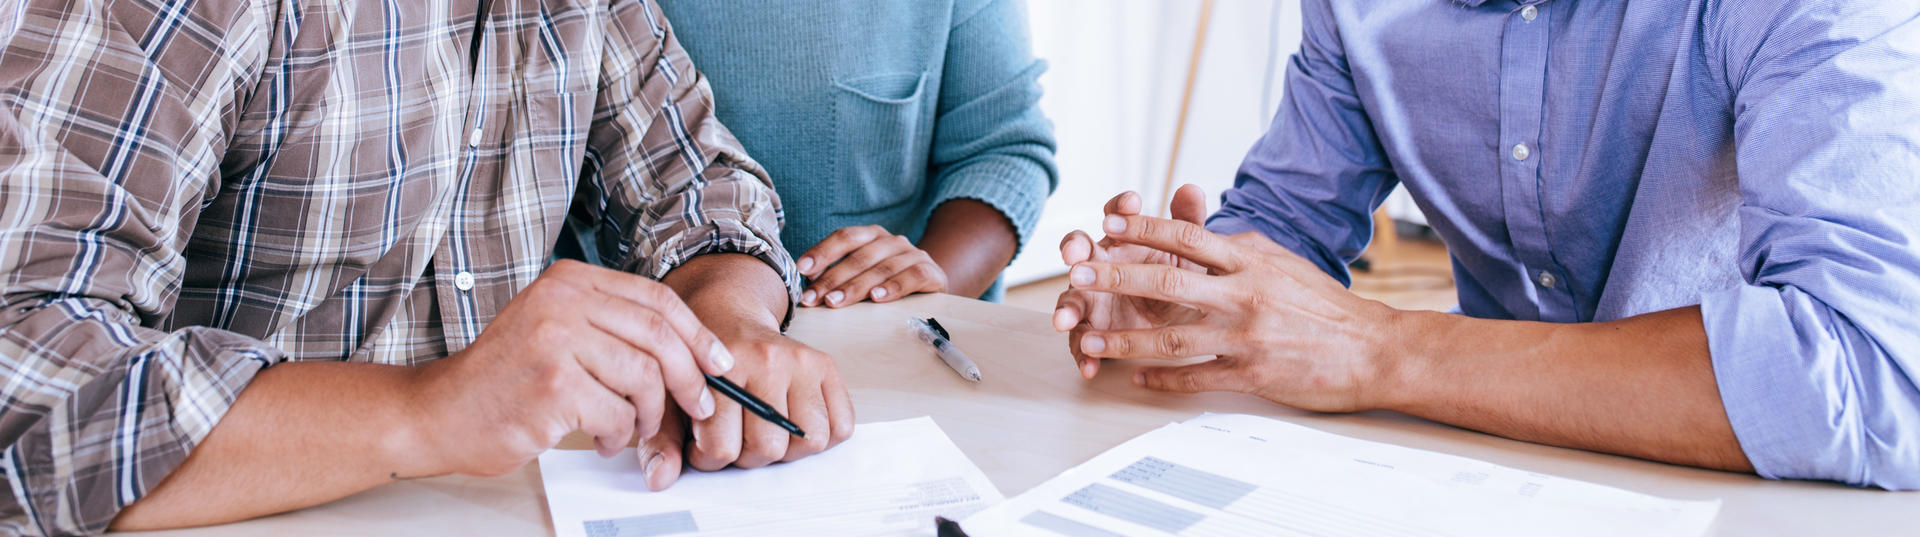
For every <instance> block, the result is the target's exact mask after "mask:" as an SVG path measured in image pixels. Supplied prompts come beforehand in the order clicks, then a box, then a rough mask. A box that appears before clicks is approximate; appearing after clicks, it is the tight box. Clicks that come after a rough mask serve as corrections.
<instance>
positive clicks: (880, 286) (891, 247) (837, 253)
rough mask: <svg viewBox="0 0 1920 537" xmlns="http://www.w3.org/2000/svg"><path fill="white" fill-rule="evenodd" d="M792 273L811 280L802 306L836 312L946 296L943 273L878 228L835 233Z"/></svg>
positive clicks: (803, 256) (900, 238) (806, 255)
mask: <svg viewBox="0 0 1920 537" xmlns="http://www.w3.org/2000/svg"><path fill="white" fill-rule="evenodd" d="M797 268H799V269H800V274H801V275H804V276H806V277H808V278H810V279H812V280H813V282H812V283H811V284H810V285H808V286H807V290H806V292H803V293H801V294H800V304H801V305H805V306H818V305H822V304H824V305H826V306H829V307H835V308H837V307H840V306H846V305H849V304H853V303H856V302H859V301H861V300H867V299H872V300H873V301H874V302H888V301H891V300H895V299H898V298H900V297H904V296H907V295H910V294H913V293H944V292H947V273H946V271H945V270H942V269H941V268H940V265H939V264H937V263H934V262H933V257H931V256H929V255H927V252H926V251H924V250H921V249H920V248H919V247H917V246H914V244H913V241H909V240H907V238H906V237H904V236H900V235H894V234H893V233H891V232H888V231H887V230H886V228H883V227H880V226H853V227H844V228H840V230H839V231H835V232H833V234H832V235H828V236H827V238H826V239H824V240H821V241H820V243H819V244H815V245H813V248H810V249H808V250H807V252H806V253H804V254H801V255H800V260H799V262H798V266H797Z"/></svg>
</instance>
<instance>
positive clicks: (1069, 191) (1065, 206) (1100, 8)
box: [1006, 0, 1454, 310]
mask: <svg viewBox="0 0 1920 537" xmlns="http://www.w3.org/2000/svg"><path fill="white" fill-rule="evenodd" d="M1028 2H1029V4H1028V7H1029V10H1030V11H1031V19H1030V20H1031V23H1032V32H1033V41H1034V43H1033V45H1034V52H1035V54H1037V55H1038V56H1040V57H1041V58H1043V59H1045V60H1046V61H1047V62H1048V64H1049V69H1048V72H1047V74H1046V75H1044V76H1043V77H1042V78H1041V80H1040V81H1041V84H1042V85H1043V86H1044V87H1045V88H1046V96H1045V97H1043V98H1042V99H1041V107H1042V108H1043V109H1045V110H1046V112H1047V115H1048V116H1049V117H1050V118H1052V119H1053V122H1054V129H1055V131H1054V132H1055V136H1056V137H1057V139H1058V140H1059V155H1058V162H1059V166H1060V187H1059V189H1057V190H1056V191H1055V192H1054V193H1053V197H1052V198H1050V199H1049V200H1048V202H1047V207H1046V212H1045V214H1044V216H1043V217H1042V218H1041V220H1040V225H1039V226H1038V228H1036V231H1035V234H1034V237H1033V239H1032V240H1031V242H1030V243H1029V246H1028V247H1027V248H1026V249H1025V251H1023V252H1021V255H1020V256H1019V257H1018V258H1016V259H1014V261H1013V265H1012V266H1011V267H1009V268H1008V270H1007V273H1006V277H1007V280H1008V283H1009V284H1010V286H1011V289H1012V291H1011V292H1010V293H1009V294H1008V303H1010V304H1013V305H1016V306H1023V307H1032V308H1038V309H1047V310H1051V309H1052V306H1053V301H1054V298H1055V296H1057V295H1058V293H1059V290H1060V289H1064V288H1065V287H1066V284H1065V282H1064V279H1063V278H1062V277H1061V276H1062V275H1063V274H1065V272H1066V267H1065V266H1063V265H1061V263H1060V257H1059V252H1058V249H1057V248H1056V247H1055V246H1056V245H1057V244H1058V243H1059V240H1060V238H1061V237H1062V236H1065V235H1066V234H1067V233H1068V232H1070V231H1072V230H1074V229H1085V230H1097V229H1098V228H1099V223H1100V217H1101V214H1100V207H1101V205H1102V204H1103V203H1104V202H1105V201H1106V200H1107V199H1108V198H1110V197H1112V196H1113V195H1115V194H1118V193H1120V192H1123V191H1127V190H1133V191H1137V192H1140V193H1141V194H1142V195H1143V196H1145V198H1146V199H1147V200H1148V206H1149V207H1151V208H1153V209H1154V210H1161V209H1162V208H1164V207H1165V201H1164V196H1165V195H1166V194H1167V193H1168V192H1169V191H1168V190H1167V189H1166V188H1165V186H1166V184H1167V182H1168V178H1169V176H1171V178H1172V184H1173V185H1174V186H1176V187H1177V186H1178V185H1180V184H1185V183H1193V184H1197V185H1200V186H1202V187H1205V188H1206V190H1207V192H1208V194H1209V196H1208V197H1209V200H1208V202H1209V205H1210V206H1212V208H1218V204H1219V198H1218V194H1219V193H1220V191H1222V190H1225V189H1226V188H1228V187H1230V186H1232V184H1233V176H1234V171H1235V170H1236V169H1238V168H1239V166H1240V160H1241V158H1242V157H1243V156H1244V155H1245V154H1246V152H1247V149H1248V148H1250V147H1252V146H1253V143H1254V141H1255V140H1256V139H1258V138H1259V137H1260V134H1261V133H1263V132H1265V131H1266V128H1267V125H1268V123H1269V122H1270V121H1271V119H1272V117H1273V114H1274V111H1275V110H1276V109H1278V107H1279V105H1280V97H1281V94H1282V91H1283V88H1282V87H1281V86H1282V81H1283V80H1284V76H1285V72H1286V63H1287V61H1288V57H1289V56H1291V55H1292V54H1293V53H1294V51H1295V50H1296V49H1297V48H1299V45H1300V6H1299V5H1298V3H1297V0H1028ZM1189 80H1191V86H1189ZM1183 109H1184V112H1185V114H1184V128H1183V126H1182V123H1183V121H1182V117H1183V116H1182V111H1183ZM1176 133H1177V135H1176ZM1176 145H1177V146H1178V147H1177V148H1176ZM1176 149H1177V153H1176ZM1383 212H1384V213H1386V214H1385V216H1384V217H1385V218H1391V219H1392V220H1393V221H1395V222H1397V223H1398V225H1395V226H1392V227H1394V228H1396V230H1397V231H1394V232H1387V233H1376V235H1375V237H1376V238H1375V241H1374V247H1372V248H1370V249H1369V250H1368V255H1367V259H1366V262H1365V263H1364V265H1365V268H1367V269H1369V270H1366V271H1356V274H1355V282H1354V290H1355V291H1356V292H1359V293H1361V294H1363V295H1368V296H1370V297H1373V298H1376V299H1380V300H1383V301H1387V302H1389V303H1391V304H1394V305H1395V306H1399V307H1409V308H1421V309H1445V308H1448V307H1451V306H1452V305H1453V296H1454V295H1453V280H1452V273H1451V271H1450V265H1449V264H1448V262H1447V258H1446V252H1445V248H1444V247H1442V246H1440V245H1439V243H1438V242H1437V241H1433V240H1431V239H1427V238H1426V234H1425V233H1424V228H1423V226H1424V224H1425V223H1426V219H1425V218H1424V217H1422V216H1421V215H1420V212H1419V209H1418V208H1417V207H1415V206H1414V204H1413V201H1412V200H1411V199H1410V198H1408V197H1407V196H1406V193H1405V191H1404V190H1402V191H1397V192H1395V193H1394V195H1393V197H1392V198H1390V199H1389V200H1388V202H1387V205H1386V207H1384V208H1383ZM1377 220H1379V221H1383V220H1380V219H1377ZM1095 235H1096V236H1098V233H1095ZM1402 235H1405V236H1404V237H1403V236H1402Z"/></svg>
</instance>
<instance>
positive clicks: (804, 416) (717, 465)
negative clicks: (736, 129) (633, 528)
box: [640, 254, 854, 490]
mask: <svg viewBox="0 0 1920 537" xmlns="http://www.w3.org/2000/svg"><path fill="white" fill-rule="evenodd" d="M665 282H666V284H667V285H668V286H669V287H672V288H673V289H674V290H675V291H676V292H679V293H680V294H681V296H682V297H684V298H685V300H686V302H687V305H688V307H690V308H691V309H692V310H693V311H694V312H695V313H697V314H698V315H699V316H700V319H701V320H702V321H704V322H705V323H706V326H708V327H709V328H711V329H712V330H713V332H714V333H715V334H717V335H718V337H719V338H720V341H722V342H725V344H726V346H727V347H728V348H730V349H731V350H732V354H733V355H734V356H738V357H739V359H738V362H737V363H736V364H735V365H734V368H733V371H732V372H730V373H728V374H727V375H726V377H727V378H728V379H729V380H732V381H733V382H734V383H736V384H739V385H740V387H742V388H745V389H746V390H747V391H748V392H750V393H752V394H754V396H756V397H759V398H760V399H761V400H762V401H766V402H767V404H768V405H771V406H772V407H773V408H774V409H775V410H778V411H780V413H781V414H784V415H786V416H787V418H788V419H791V420H793V422H794V424H796V425H799V426H800V429H801V430H803V431H806V432H807V437H806V438H805V439H800V438H795V437H792V436H791V435H789V434H787V431H786V430H784V429H781V428H780V427H778V426H776V425H774V424H772V423H769V422H767V421H766V420H763V419H760V417H759V416H754V415H752V414H751V413H748V412H746V411H745V410H742V409H741V408H740V405H739V404H737V403H734V402H733V400H731V399H726V398H721V399H720V400H719V401H718V405H717V407H716V408H717V410H716V411H715V412H714V413H713V417H712V418H711V419H707V420H705V421H695V422H694V423H692V424H691V429H692V438H691V440H692V441H693V443H692V444H691V445H686V444H684V443H683V442H685V441H686V440H687V438H686V437H685V436H683V435H682V434H680V433H679V432H678V431H675V430H672V429H671V428H665V429H662V431H661V433H660V434H658V435H654V436H652V437H646V438H644V439H643V441H642V445H641V448H640V453H641V455H640V456H641V458H642V460H643V461H651V460H653V459H654V458H655V456H656V455H658V459H659V460H660V461H661V462H660V463H659V466H658V467H657V468H659V470H658V471H649V472H648V486H649V487H651V488H653V489H654V490H660V489H663V488H666V486H667V485H669V484H671V483H672V482H673V480H674V478H676V477H677V476H678V475H679V470H680V468H681V465H682V464H689V465H691V466H693V467H694V468H697V469H700V470H718V469H721V468H725V467H727V466H729V465H732V466H738V467H741V468H755V467H760V466H765V465H768V464H772V463H774V462H779V461H792V460H796V459H800V458H802V457H806V456H808V455H812V454H814V453H819V452H821V451H824V450H826V449H827V448H830V447H833V446H834V445H837V444H839V443H840V442H841V441H844V440H846V439H847V437H849V436H852V434H853V420H854V416H853V402H852V400H851V399H850V398H848V396H847V388H846V385H845V384H843V383H842V382H841V381H840V373H839V368H838V367H837V366H836V365H835V364H834V362H833V357H832V356H828V355H827V354H826V353H823V352H820V351H817V350H814V349H813V348H812V347H808V346H806V345H804V344H802V343H800V342H799V341H795V340H794V339H792V338H789V337H787V336H786V335H785V334H781V333H780V315H781V314H784V313H785V312H786V309H787V293H786V291H785V289H786V287H785V285H783V284H782V282H781V279H780V275H779V274H778V273H776V272H775V271H773V270H771V269H770V268H769V267H768V266H767V264H766V263H764V262H762V261H760V260H758V259H755V258H753V257H750V256H745V255H737V254H718V255H703V256H699V257H695V258H693V259H691V260H688V261H687V263H686V264H684V265H681V266H680V267H679V268H676V269H674V271H673V272H670V273H668V274H667V277H666V279H665ZM669 427H672V426H669ZM683 461H684V462H683ZM645 464H648V465H649V467H650V468H651V467H654V466H653V465H654V464H655V463H653V462H646V463H645Z"/></svg>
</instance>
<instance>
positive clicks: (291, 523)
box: [153, 295, 1920, 536]
mask: <svg viewBox="0 0 1920 537" xmlns="http://www.w3.org/2000/svg"><path fill="white" fill-rule="evenodd" d="M909 315H916V316H921V317H926V316H934V317H938V318H939V319H940V322H941V324H943V325H945V326H946V327H947V329H948V330H949V331H951V332H952V333H953V336H954V339H955V341H957V342H959V344H960V346H961V347H962V348H964V349H966V350H967V352H968V354H970V355H971V356H972V357H973V358H974V359H975V360H976V361H978V362H979V363H980V369H981V372H982V374H983V376H985V377H986V380H985V381H984V382H981V383H980V384H977V385H975V384H968V383H966V382H965V381H962V380H961V379H960V378H959V377H958V376H956V375H954V374H953V372H952V371H951V370H948V369H947V368H946V366H945V365H943V364H942V363H941V362H940V361H939V360H937V359H935V358H933V357H932V355H931V353H929V352H927V351H926V349H925V346H924V344H921V343H919V342H918V341H916V340H914V339H913V337H912V335H911V334H910V333H909V332H908V331H907V330H906V318H907V317H908V316H909ZM792 334H793V335H794V337H796V338H799V339H800V340H802V341H805V342H806V343H807V344H809V345H813V346H814V347H815V348H818V349H820V350H823V351H826V352H828V353H831V354H833V355H834V356H835V357H837V358H838V360H839V364H840V372H841V375H843V376H844V377H845V378H846V381H847V385H848V387H849V389H850V390H851V391H852V394H853V402H854V407H855V411H856V412H857V414H858V420H859V421H860V422H871V421H889V420H896V419H903V418H911V417H917V416H922V415H931V416H933V417H934V420H935V421H937V422H938V423H939V424H940V426H941V427H942V428H943V429H945V430H946V433H947V435H948V436H950V437H952V438H953V441H954V442H955V443H957V444H959V446H960V449H961V450H962V451H964V452H966V454H967V456H968V457H970V458H972V459H973V462H974V464H977V465H979V466H980V468H981V469H983V470H985V471H986V474H987V477H989V478H991V479H992V480H993V483H994V484H995V485H996V486H998V487H1000V490H1001V492H1003V493H1005V494H1006V495H1007V496H1009V497H1011V496H1014V495H1017V494H1019V493H1020V492H1023V491H1025V490H1027V489H1029V488H1031V487H1033V486H1034V485H1036V484H1038V483H1040V482H1042V481H1045V480H1046V479H1048V478H1051V477H1053V476H1054V475H1055V474H1058V473H1060V472H1061V471H1064V470H1066V469H1068V468H1070V467H1072V466H1074V465H1076V464H1079V463H1081V462H1084V461H1086V460H1087V459H1089V458H1092V457H1093V456H1094V455H1096V454H1099V453H1100V452H1102V451H1105V450H1106V449H1108V448H1111V447H1113V446H1115V445H1118V444H1119V443H1121V442H1124V441H1126V440H1127V439H1130V438H1133V437H1134V436H1136V435H1139V434H1141V433H1145V432H1147V431H1149V430H1152V429H1154V428H1156V427H1159V426H1161V425H1165V424H1167V423H1169V422H1175V421H1183V420H1186V419H1188V418H1191V417H1193V416H1196V415H1198V414H1200V413H1201V412H1209V411H1211V412H1238V413H1248V414H1258V415H1263V416H1269V417H1274V418H1278V419H1282V420H1286V421H1290V422H1293V423H1298V424H1301V425H1306V426H1309V427H1313V428H1317V429H1320V430H1324V431H1328V432H1332V433H1336V434H1342V435H1347V436H1352V437H1356V438H1363V439H1367V440H1374V441H1380V442H1387V443H1391V444H1397V445H1401V446H1407V447H1413V448H1419V449H1427V450H1432V451H1438V452H1442V453H1450V454H1455V455H1461V456H1465V457H1471V458H1475V459H1480V460H1484V461H1489V462H1493V463H1496V464H1501V465H1506V466H1511V467H1515V468H1520V469H1525V470H1530V471H1535V472H1541V473H1546V474H1553V475H1558V476H1563V477H1568V478H1573V479H1580V480H1585V481H1591V482H1595V483H1601V484H1605V485H1610V486H1615V487H1620V488H1624V489H1628V490H1633V491H1638V492H1643V493H1647V494H1653V495H1657V496H1663V497H1670V498H1688V499H1706V498H1720V499H1723V500H1725V504H1724V506H1723V507H1722V509H1721V512H1720V518H1719V521H1718V522H1717V523H1716V525H1715V534H1717V535H1742V536H1745V535H1888V534H1911V533H1914V532H1916V531H1920V530H1916V528H1920V526H1916V524H1917V523H1916V522H1915V519H1914V514H1915V513H1920V494H1912V493H1889V492H1883V491H1874V490H1859V489H1852V488H1848V487H1843V486H1839V485H1832V484H1825V483H1805V482H1775V481H1766V480H1762V479H1759V478H1756V477H1752V476H1745V475H1738V474H1729V473H1721V472H1713V471H1706V470H1696V469H1691V468H1682V467H1677V466H1670V465H1665V464H1659V463H1652V462H1646V461H1640V460H1634V459H1627V458H1621V457H1614V456H1610V455H1600V454H1594V453H1587V452H1581V451H1574V450H1567V449H1560V448H1553V447H1547V446H1541V445H1535V444H1528V443H1523V442H1515V441H1512V440H1506V439H1502V438H1497V437H1493V436H1488V435H1484V434H1480V433H1475V432H1472V431H1466V430H1462V429H1457V428H1453V427H1449V426H1446V425H1440V424H1436V423H1432V422H1427V421H1423V420H1419V419H1415V418H1410V417H1407V416H1403V415H1399V414H1394V413H1387V412H1373V413H1364V414H1353V415H1321V414H1310V413H1305V412H1300V411H1295V410H1292V409H1288V408H1285V407H1281V406H1278V405H1274V404H1271V403H1268V402H1266V401H1264V400H1261V399H1258V398H1254V397H1250V396H1244V395H1239V394H1205V395H1198V396H1178V395H1164V394H1156V393H1150V392H1146V391H1144V390H1141V389H1138V388H1135V387H1133V386H1132V385H1131V384H1130V383H1129V379H1130V378H1131V377H1132V369H1131V368H1130V367H1129V366H1125V365H1121V366H1109V367H1107V368H1106V370H1105V371H1103V372H1102V373H1101V375H1100V377H1099V378H1097V379H1095V380H1093V381H1083V380H1081V379H1080V376H1079V375H1078V373H1076V372H1075V370H1074V365H1073V360H1072V359H1071V358H1070V357H1069V356H1068V354H1067V351H1066V348H1067V347H1066V337H1065V336H1064V335H1061V334H1056V333H1054V331H1053V329H1052V327H1051V325H1050V323H1049V320H1048V317H1047V315H1045V314H1043V313H1039V312H1034V311H1028V310H1020V309H1015V308H1010V307H1006V306H1000V305H995V304H989V303H985V302H979V301H975V300H968V299H962V298H956V297H951V296H945V295H923V296H916V297H912V298H909V299H906V300H902V301H900V302H897V303H894V304H888V305H873V304H863V305H859V306H855V307H851V308H846V309H841V310H825V309H806V310H802V311H801V312H800V313H799V316H798V317H797V318H796V319H794V323H793V329H792ZM550 524H551V523H550V522H549V520H548V517H547V509H546V498H545V494H544V493H543V492H542V490H541V485H540V472H539V469H538V467H537V464H529V465H528V466H527V467H526V468H523V469H521V470H520V471H518V472H514V473H512V474H509V475H506V476H503V477H498V478H491V479H480V478H472V477H459V476H455V477H440V478H433V479H422V480H417V481H409V482H404V483H396V484H392V485H387V486H385V487H382V488H379V489H376V490H372V491H368V492H365V493H361V494H359V495H356V496H352V497H349V498H345V499H342V500H340V501H336V502H333V503H330V504H327V505H323V506H319V507H315V508H311V509H306V510H302V511H297V512H293V513H287V514H282V515H277V516H272V517H266V518H261V519H256V520H252V521H248V522H243V523H238V524H231V525H227V526H220V527H214V528H202V529H196V530H189V531H178V532H156V533H153V535H174V534H179V535H189V534H190V535H236V536H238V535H248V536H252V535H400V534H407V535H417V534H435V535H552V534H553V531H552V528H551V525H550Z"/></svg>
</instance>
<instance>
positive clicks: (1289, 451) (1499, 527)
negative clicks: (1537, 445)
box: [962, 414, 1720, 537]
mask: <svg viewBox="0 0 1920 537" xmlns="http://www.w3.org/2000/svg"><path fill="white" fill-rule="evenodd" d="M1719 510H1720V502H1719V501H1718V500H1713V501H1675V500H1667V499H1661V498H1655V497H1652V496H1647V495H1643V494H1637V493H1633V492H1628V491H1624V490H1620V489H1615V488H1609V487H1604V486H1600V485H1595V484H1591V483H1585V482H1580V481H1574V480H1570V479H1561V478H1557V477H1553V476H1548V475H1541V474H1537V473H1532V472H1527V471H1523V470H1516V469H1512V468H1506V467H1502V466H1497V465H1494V464H1489V463H1485V462H1481V461H1476V460H1472V459H1467V458H1462V457H1456V456H1452V455H1445V454H1440V453H1433V452H1429V451H1421V450H1415V449H1408V448H1403V447H1398V446H1392V445H1388V444H1381V443H1376V442H1368V441H1363V440H1357V439H1353V438H1347V437H1343V436H1338V435H1334V434H1329V433H1324V432H1320V431H1317V430H1314V429H1309V428H1306V427H1301V426H1298V425H1293V424H1289V423H1286V422H1281V421H1276V420H1271V419H1267V418H1261V417H1256V416H1246V415H1225V414H1208V415H1205V416H1201V417H1199V418H1195V419H1193V420H1190V421H1187V422H1185V423H1178V424H1171V425H1167V426H1165V427H1162V428H1160V429H1157V430H1154V431H1152V432H1149V433H1147V434H1145V435H1142V436H1140V437H1138V438H1135V439H1133V440H1130V441H1128V442H1126V443H1125V444H1121V445H1120V446H1119V447H1116V448H1114V449H1112V450H1109V451H1107V452H1106V453H1103V454H1101V455H1100V456H1098V457H1094V458H1093V460H1091V461H1088V462H1087V463H1085V464H1082V465H1080V466H1078V467H1076V468H1074V469H1072V470H1068V471H1067V472H1066V473H1063V474H1061V475H1060V476H1058V477H1056V478H1054V479H1053V480H1051V481H1048V482H1046V483H1043V484H1041V485H1039V486H1037V487H1034V489H1033V490H1030V491H1028V492H1027V493H1025V494H1021V495H1020V496H1018V497H1015V498H1014V499H1012V500H1009V501H1007V502H1006V503H1002V504H1000V505H997V506H995V507H992V508H989V509H987V510H986V511H983V512H981V513H980V514H977V515H974V516H973V517H971V518H968V519H966V520H965V521H964V523H963V524H962V526H963V527H964V528H965V529H966V531H967V533H968V534H971V535H976V536H988V535H991V536H1046V537H1061V536H1065V537H1115V536H1129V537H1131V536H1175V535H1177V536H1183V537H1185V536H1193V537H1211V536H1221V537H1224V536H1255V535H1257V536H1310V535H1312V536H1319V535H1342V536H1356V537H1364V536H1379V537H1389V536H1390V537H1440V536H1449V537H1456V536H1457V537H1468V536H1474V537H1478V536H1503V535H1511V536H1523V535H1524V536H1539V535H1555V536H1586V535H1636V536H1697V535H1700V534H1702V533H1704V532H1705V531H1706V530H1707V528H1708V526H1709V525H1710V524H1711V523H1712V522H1713V518H1714V516H1715V515H1717V514H1718V513H1719Z"/></svg>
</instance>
